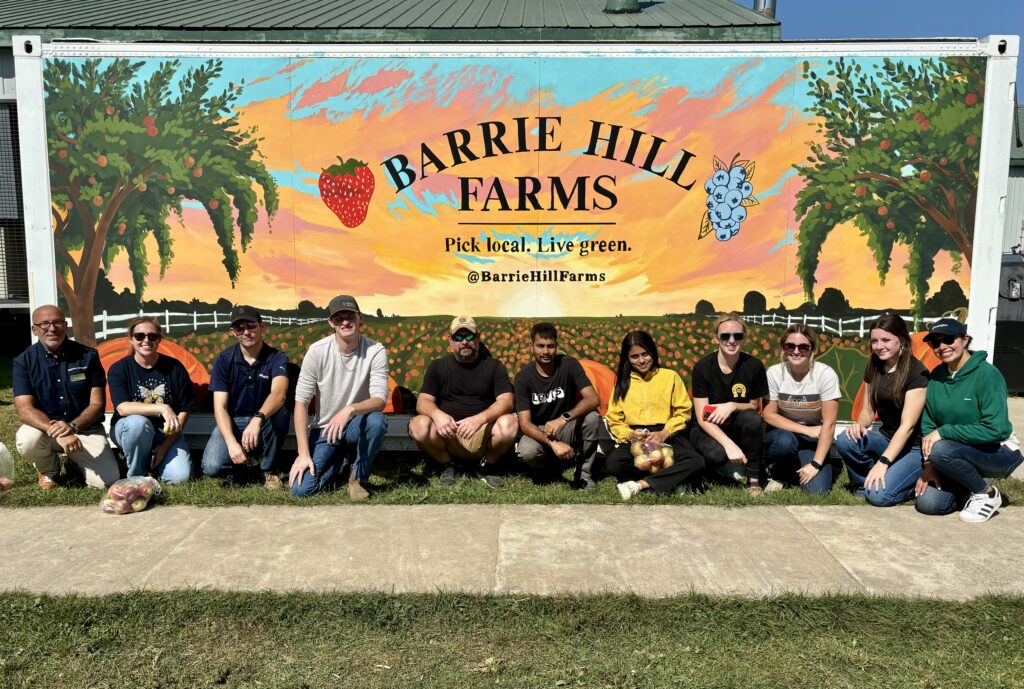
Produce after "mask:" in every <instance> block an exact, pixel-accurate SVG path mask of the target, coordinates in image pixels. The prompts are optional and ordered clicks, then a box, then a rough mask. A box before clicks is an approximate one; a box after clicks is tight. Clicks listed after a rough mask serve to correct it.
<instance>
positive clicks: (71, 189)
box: [44, 59, 278, 343]
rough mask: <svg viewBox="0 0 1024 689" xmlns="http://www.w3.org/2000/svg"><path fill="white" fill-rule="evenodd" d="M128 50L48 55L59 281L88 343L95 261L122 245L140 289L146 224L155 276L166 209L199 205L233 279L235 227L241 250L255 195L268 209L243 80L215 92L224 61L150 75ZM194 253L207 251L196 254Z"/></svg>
mask: <svg viewBox="0 0 1024 689" xmlns="http://www.w3.org/2000/svg"><path fill="white" fill-rule="evenodd" d="M144 64H145V63H143V62H130V61H129V60H127V59H116V60H110V61H102V60H99V59H90V60H85V61H81V62H73V61H66V60H52V61H51V62H49V63H48V64H47V66H46V70H45V74H44V83H45V90H46V113H47V141H48V145H49V152H50V184H51V187H50V188H51V200H52V204H51V212H52V220H53V235H54V248H55V251H56V261H57V267H58V272H57V286H58V288H59V289H60V291H61V294H62V296H63V297H64V300H65V302H66V305H67V308H68V311H69V312H70V315H71V317H72V320H73V322H74V329H75V337H76V338H77V339H78V340H80V341H83V342H86V343H94V342H95V339H96V338H95V328H94V324H93V315H94V314H93V308H94V298H95V292H96V280H97V275H98V270H99V267H100V266H101V265H102V266H103V267H104V268H106V269H108V270H109V267H110V264H111V261H113V259H114V257H115V256H117V254H118V253H119V252H120V251H122V250H123V251H125V252H126V253H127V256H128V265H129V267H130V268H131V272H132V277H133V281H134V286H135V292H136V296H137V298H138V299H139V300H140V301H141V300H142V296H143V293H144V292H145V288H146V281H147V278H148V276H149V261H148V257H147V255H146V245H145V240H146V238H147V236H149V235H152V236H153V237H154V238H155V240H156V246H157V251H158V254H159V258H160V276H161V277H163V276H164V274H165V271H166V269H167V267H168V265H169V264H170V262H171V260H172V259H173V257H174V252H173V250H172V247H173V239H172V237H171V228H170V226H169V225H168V223H167V219H168V216H169V214H170V213H172V212H173V213H175V214H176V215H177V216H178V217H179V218H180V217H181V213H182V203H183V202H184V201H195V202H198V203H200V204H202V207H203V208H204V209H205V212H206V215H207V216H208V217H209V219H210V222H211V224H212V226H213V230H214V231H215V232H216V234H217V241H218V243H219V244H220V247H221V249H222V252H223V260H222V263H223V264H224V268H225V270H226V271H227V273H228V276H229V277H230V278H231V282H232V285H234V283H235V280H236V279H237V278H238V272H239V263H238V252H237V250H236V248H235V229H236V226H237V230H238V235H239V242H240V244H241V249H242V251H245V250H246V249H247V248H248V247H249V244H250V242H251V241H252V237H253V232H254V226H255V223H256V220H257V217H258V212H259V207H260V204H261V200H260V198H259V197H258V196H257V191H256V187H258V188H259V189H260V190H261V192H262V205H263V207H264V208H265V209H266V212H267V215H268V216H269V217H273V215H274V213H275V212H276V211H277V207H278V196H277V186H276V184H275V183H274V180H273V179H272V178H271V176H270V173H269V172H268V171H267V168H266V166H265V165H264V164H263V162H262V159H261V158H262V156H261V154H260V151H259V148H258V142H259V141H260V139H259V138H257V136H256V131H255V128H252V129H243V128H242V127H241V126H240V125H239V121H238V117H237V114H236V113H235V111H234V104H235V102H236V101H237V99H238V97H239V94H240V93H241V88H242V87H241V85H236V84H234V83H228V84H227V87H226V88H225V89H224V91H223V92H221V93H211V90H213V84H214V82H215V81H216V80H217V79H218V78H219V77H220V75H221V73H222V65H221V62H220V61H219V60H211V61H208V62H206V63H204V64H202V65H201V66H198V67H195V68H189V69H186V70H184V72H183V73H181V74H180V76H179V77H178V80H177V82H176V83H175V82H174V80H175V76H176V75H177V74H178V73H179V70H180V69H181V65H180V63H179V62H178V61H176V60H175V61H169V62H163V63H161V64H159V65H158V66H157V67H156V68H155V69H154V70H153V71H152V72H151V73H150V74H149V75H148V76H147V77H145V78H142V77H141V76H140V70H141V69H142V68H143V67H144ZM194 260H200V261H201V260H205V257H195V259H194Z"/></svg>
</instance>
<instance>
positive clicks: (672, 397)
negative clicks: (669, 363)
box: [604, 368, 693, 443]
mask: <svg viewBox="0 0 1024 689" xmlns="http://www.w3.org/2000/svg"><path fill="white" fill-rule="evenodd" d="M692 409H693V402H691V401H690V396H689V395H688V394H686V386H684V385H683V380H682V378H680V377H679V374H678V373H676V372H675V371H671V370H669V369H667V368H656V369H654V370H653V371H649V372H648V373H647V376H646V377H644V378H641V377H640V374H638V373H637V372H636V371H634V372H632V373H631V374H630V376H629V392H628V393H626V399H615V400H612V401H611V402H610V403H609V404H608V413H607V414H605V416H604V418H605V420H606V421H607V422H608V432H609V433H611V436H612V438H614V439H615V442H617V443H625V442H628V441H629V432H630V428H629V427H630V426H655V425H659V424H664V426H665V430H667V431H668V432H669V434H670V435H674V434H676V433H678V432H679V431H681V430H683V429H684V428H686V424H687V423H689V421H690V412H691V410H692Z"/></svg>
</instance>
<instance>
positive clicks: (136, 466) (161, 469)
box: [114, 414, 192, 483]
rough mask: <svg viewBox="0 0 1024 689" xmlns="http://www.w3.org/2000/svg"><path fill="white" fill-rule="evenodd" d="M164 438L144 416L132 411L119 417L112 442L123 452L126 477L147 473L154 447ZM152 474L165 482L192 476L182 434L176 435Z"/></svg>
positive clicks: (177, 480) (190, 461) (190, 459)
mask: <svg viewBox="0 0 1024 689" xmlns="http://www.w3.org/2000/svg"><path fill="white" fill-rule="evenodd" d="M166 437H167V436H165V435H164V434H163V433H161V432H160V431H158V430H156V429H155V428H153V424H152V423H150V421H149V417H147V416H140V415H137V414H133V415H131V416H125V417H122V418H120V419H118V421H117V425H116V426H114V442H116V443H117V446H118V447H120V448H121V451H122V452H124V458H125V462H127V464H128V477H129V478H131V477H132V476H145V475H146V474H148V473H149V471H150V468H149V458H150V456H151V455H152V452H153V447H154V446H158V445H160V443H162V442H163V441H164V439H165V438H166ZM153 473H154V474H155V475H156V476H157V477H158V478H160V479H162V480H164V481H166V482H167V483H183V482H185V481H188V480H189V479H190V478H192V458H191V457H190V456H189V454H188V445H186V444H185V436H183V435H179V436H178V439H177V440H175V441H174V443H173V444H172V445H171V447H170V448H168V450H167V454H165V455H164V459H163V461H162V462H160V464H159V465H157V466H156V467H155V468H154V469H153Z"/></svg>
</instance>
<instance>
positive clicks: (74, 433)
mask: <svg viewBox="0 0 1024 689" xmlns="http://www.w3.org/2000/svg"><path fill="white" fill-rule="evenodd" d="M32 332H33V333H35V335H36V337H38V338H39V341H38V342H36V343H35V344H33V345H31V346H30V347H29V348H28V349H26V350H25V351H24V352H22V353H21V354H19V355H18V356H17V357H16V358H15V359H14V371H13V373H14V376H13V387H14V408H15V409H16V410H17V412H18V419H19V420H20V421H21V423H22V424H23V425H22V426H21V427H20V428H18V432H17V434H16V435H15V441H14V442H15V446H16V447H17V448H18V452H20V453H21V456H22V457H24V458H25V459H27V460H28V461H29V462H31V463H32V465H33V466H34V467H35V468H36V471H37V472H38V473H39V478H38V482H39V487H40V488H42V489H44V490H49V489H51V488H56V487H57V474H58V473H60V464H59V462H58V460H57V455H59V454H66V455H67V456H68V459H70V460H71V461H72V462H74V463H75V464H76V465H78V466H79V467H81V468H82V470H83V471H84V473H85V483H86V485H88V486H92V487H93V488H103V487H105V486H109V485H110V484H111V483H113V482H114V481H116V480H117V479H118V467H117V460H116V459H115V458H114V454H113V452H112V451H111V449H110V445H109V444H107V438H106V436H105V435H104V433H103V426H102V423H101V421H102V419H103V408H104V406H105V405H106V402H107V390H106V385H107V377H106V375H105V374H104V373H103V367H102V366H101V365H100V357H99V354H98V353H97V352H96V350H95V349H93V348H92V347H87V346H85V345H83V344H79V343H78V342H75V341H74V340H70V339H68V336H67V335H68V322H67V321H66V320H65V319H64V313H63V312H62V311H61V310H60V309H58V308H57V307H56V306H50V305H47V306H40V307H39V308H37V309H36V310H35V311H33V312H32Z"/></svg>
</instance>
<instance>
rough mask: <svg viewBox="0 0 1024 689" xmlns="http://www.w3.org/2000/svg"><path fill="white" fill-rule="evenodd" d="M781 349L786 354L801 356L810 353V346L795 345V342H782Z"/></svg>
mask: <svg viewBox="0 0 1024 689" xmlns="http://www.w3.org/2000/svg"><path fill="white" fill-rule="evenodd" d="M782 349H783V350H785V351H787V352H801V353H802V354H806V353H807V352H809V351H811V345H809V344H797V343H795V342H783V343H782Z"/></svg>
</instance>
